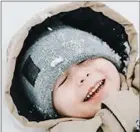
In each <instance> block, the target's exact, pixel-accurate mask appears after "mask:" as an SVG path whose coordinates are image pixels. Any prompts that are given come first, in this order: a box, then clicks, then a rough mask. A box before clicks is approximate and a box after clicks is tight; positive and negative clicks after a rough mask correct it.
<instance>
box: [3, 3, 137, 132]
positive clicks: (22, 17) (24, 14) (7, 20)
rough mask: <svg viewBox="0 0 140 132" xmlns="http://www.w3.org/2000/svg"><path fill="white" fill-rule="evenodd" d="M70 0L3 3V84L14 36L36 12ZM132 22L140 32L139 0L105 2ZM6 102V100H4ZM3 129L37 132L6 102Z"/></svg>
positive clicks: (7, 130)
mask: <svg viewBox="0 0 140 132" xmlns="http://www.w3.org/2000/svg"><path fill="white" fill-rule="evenodd" d="M65 3H68V2H3V3H2V68H3V69H2V71H3V72H2V76H3V78H2V82H3V84H2V86H4V81H5V79H4V78H5V67H6V65H5V63H6V50H7V47H8V44H9V41H10V39H11V38H12V36H13V35H14V34H15V33H16V32H17V31H18V30H19V28H21V27H22V26H23V25H24V24H25V23H26V21H27V20H29V19H30V18H31V17H32V16H33V15H35V14H36V13H38V12H40V11H42V10H44V9H46V8H47V7H51V6H53V7H54V6H58V5H60V4H65ZM103 3H105V4H106V5H108V6H109V7H111V8H112V9H114V10H115V11H117V12H118V13H120V14H121V15H122V16H124V17H125V18H126V19H128V20H129V21H130V22H132V23H133V24H134V26H135V28H136V30H137V32H138V34H139V4H138V2H103ZM3 102H4V101H3ZM2 106H3V107H2V131H3V132H9V131H11V132H36V131H41V130H40V129H39V130H36V131H35V130H34V129H32V128H24V127H22V126H20V125H19V124H17V122H14V120H13V119H12V118H11V116H10V114H9V113H8V111H7V109H6V106H5V103H3V104H2Z"/></svg>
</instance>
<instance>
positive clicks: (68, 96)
mask: <svg viewBox="0 0 140 132" xmlns="http://www.w3.org/2000/svg"><path fill="white" fill-rule="evenodd" d="M53 102H54V106H55V108H56V110H57V112H58V113H59V114H61V115H69V114H70V113H72V112H73V109H74V107H75V106H76V105H77V104H78V98H77V97H76V96H75V92H74V90H72V89H71V90H70V89H65V90H64V89H63V88H62V89H60V90H58V91H57V92H55V93H54V95H53Z"/></svg>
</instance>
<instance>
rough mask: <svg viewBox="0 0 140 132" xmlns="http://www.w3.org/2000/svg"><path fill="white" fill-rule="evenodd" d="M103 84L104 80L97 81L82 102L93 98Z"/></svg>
mask: <svg viewBox="0 0 140 132" xmlns="http://www.w3.org/2000/svg"><path fill="white" fill-rule="evenodd" d="M104 84H105V79H102V80H100V81H98V82H97V83H96V84H95V85H94V86H92V87H91V88H89V91H88V93H87V95H86V97H85V98H84V102H85V101H88V100H89V99H91V98H93V97H94V96H95V95H96V94H97V93H99V91H100V90H101V89H102V87H103V85H104Z"/></svg>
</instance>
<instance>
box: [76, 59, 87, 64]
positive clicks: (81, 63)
mask: <svg viewBox="0 0 140 132" xmlns="http://www.w3.org/2000/svg"><path fill="white" fill-rule="evenodd" d="M85 61H86V60H83V61H81V62H79V63H77V65H80V64H82V63H84V62H85Z"/></svg>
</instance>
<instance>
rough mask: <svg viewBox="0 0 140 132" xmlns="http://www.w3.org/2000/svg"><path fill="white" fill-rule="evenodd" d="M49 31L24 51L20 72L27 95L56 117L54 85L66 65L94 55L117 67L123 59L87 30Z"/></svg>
mask: <svg viewBox="0 0 140 132" xmlns="http://www.w3.org/2000/svg"><path fill="white" fill-rule="evenodd" d="M49 30H50V33H49V34H47V35H46V34H44V35H42V36H41V37H40V38H39V39H38V40H37V41H36V42H35V43H34V44H33V45H32V46H31V47H30V48H29V49H28V50H27V51H26V53H25V54H24V56H23V57H22V63H21V67H20V71H19V75H20V78H21V82H22V85H23V87H24V90H25V92H26V93H27V96H28V97H29V99H30V101H31V102H32V103H33V104H34V106H35V107H36V108H37V109H38V110H39V111H40V113H42V114H43V115H44V118H46V117H47V118H57V117H58V116H59V115H58V113H57V112H56V110H55V108H54V106H53V101H52V91H53V86H54V83H55V81H56V80H57V79H58V77H59V76H60V75H61V74H62V73H63V72H64V71H65V70H66V69H67V68H68V67H69V66H71V65H72V64H74V63H79V62H81V61H83V60H86V59H88V58H97V57H103V58H106V59H108V60H110V61H111V62H112V63H113V64H114V65H115V66H116V68H117V69H120V67H121V63H122V62H121V60H120V58H121V57H120V56H119V55H118V54H117V53H115V51H114V50H113V49H111V48H110V47H109V46H108V44H107V43H106V42H103V41H102V40H101V39H99V38H97V37H96V36H94V35H92V34H90V33H88V32H85V31H82V30H79V29H75V28H72V27H69V26H61V27H58V28H57V29H55V30H52V29H51V28H50V29H49ZM125 43H127V42H125Z"/></svg>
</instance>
